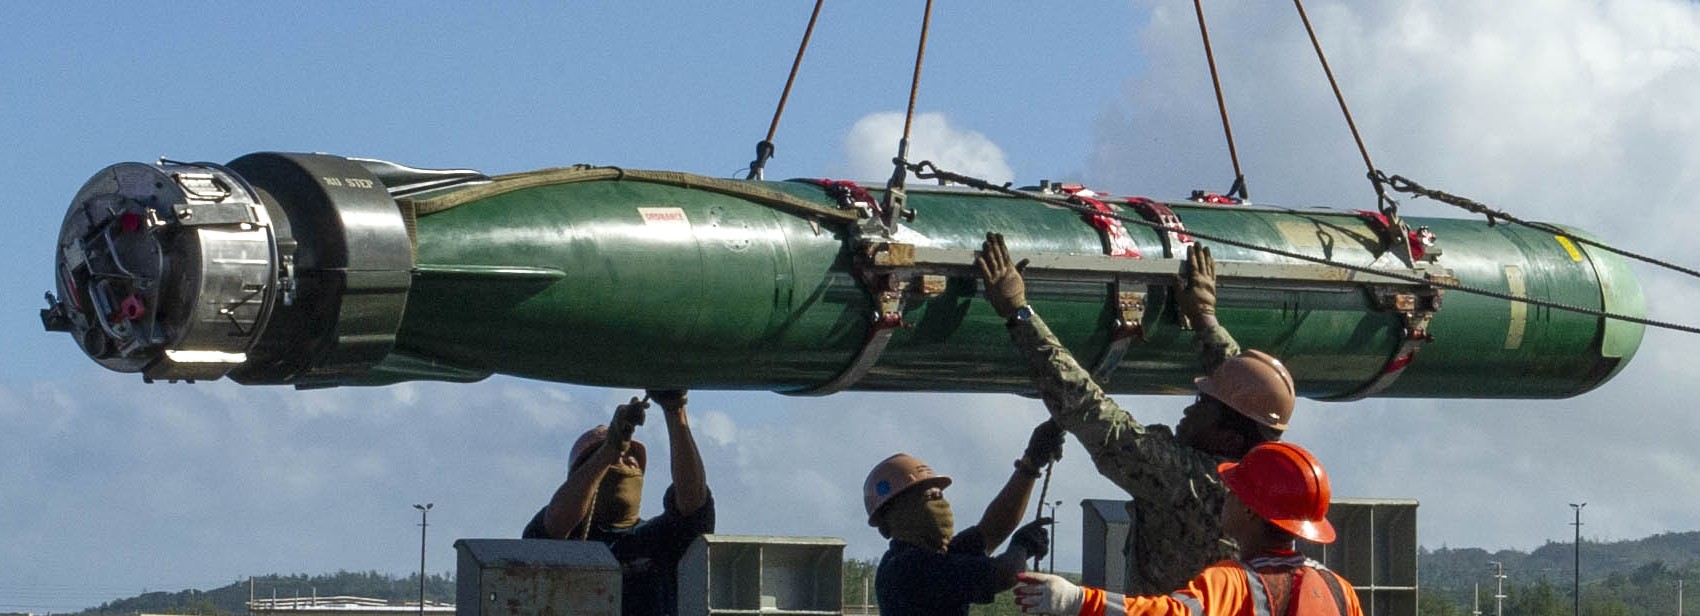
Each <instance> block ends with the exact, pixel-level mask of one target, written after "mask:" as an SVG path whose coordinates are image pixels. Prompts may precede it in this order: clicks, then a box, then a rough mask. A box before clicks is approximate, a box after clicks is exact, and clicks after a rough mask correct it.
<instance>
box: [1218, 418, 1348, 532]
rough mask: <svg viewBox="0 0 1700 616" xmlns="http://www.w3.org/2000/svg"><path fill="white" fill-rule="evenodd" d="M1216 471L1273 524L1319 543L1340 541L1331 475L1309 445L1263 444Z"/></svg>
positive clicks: (1241, 497) (1249, 505) (1280, 442)
mask: <svg viewBox="0 0 1700 616" xmlns="http://www.w3.org/2000/svg"><path fill="white" fill-rule="evenodd" d="M1216 472H1217V473H1218V474H1220V475H1221V476H1222V483H1223V484H1224V485H1226V486H1228V491H1230V492H1233V494H1234V496H1235V497H1236V498H1239V499H1240V502H1242V503H1245V505H1246V506H1247V507H1250V508H1251V510H1252V511H1255V512H1257V515H1258V516H1260V517H1262V518H1263V519H1265V520H1268V521H1269V522H1270V523H1271V524H1274V525H1276V526H1279V527H1281V529H1282V530H1285V531H1287V532H1289V533H1292V534H1294V535H1298V536H1300V537H1304V538H1305V539H1309V540H1311V541H1315V542H1317V543H1329V542H1332V541H1334V525H1333V524H1330V523H1329V522H1328V500H1329V498H1330V497H1331V494H1330V493H1329V490H1328V473H1326V472H1324V471H1323V470H1322V463H1321V462H1317V461H1316V456H1312V455H1310V452H1309V451H1305V449H1304V448H1303V447H1300V446H1298V445H1294V444H1292V443H1287V442H1282V441H1273V442H1268V443H1263V444H1261V445H1258V446H1256V447H1253V448H1251V451H1248V452H1246V454H1245V458H1243V459H1241V460H1240V461H1239V462H1223V463H1222V464H1221V465H1219V466H1217V467H1216Z"/></svg>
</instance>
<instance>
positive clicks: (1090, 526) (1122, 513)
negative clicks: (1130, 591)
mask: <svg viewBox="0 0 1700 616" xmlns="http://www.w3.org/2000/svg"><path fill="white" fill-rule="evenodd" d="M1080 509H1081V519H1082V520H1084V522H1083V523H1082V524H1081V525H1080V533H1081V534H1080V545H1081V551H1080V579H1081V582H1082V583H1084V584H1086V585H1087V586H1091V587H1094V588H1103V589H1105V590H1108V591H1110V592H1122V591H1123V590H1125V589H1126V587H1127V555H1126V554H1125V553H1124V552H1123V550H1124V549H1125V546H1127V533H1128V522H1129V517H1128V515H1127V501H1119V500H1101V499H1087V500H1083V501H1080Z"/></svg>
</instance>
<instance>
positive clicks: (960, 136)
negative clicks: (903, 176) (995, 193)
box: [844, 112, 1015, 185]
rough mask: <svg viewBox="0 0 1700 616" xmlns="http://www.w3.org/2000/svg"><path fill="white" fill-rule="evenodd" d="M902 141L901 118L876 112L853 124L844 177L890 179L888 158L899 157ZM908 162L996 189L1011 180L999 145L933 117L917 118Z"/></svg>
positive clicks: (846, 147) (939, 115)
mask: <svg viewBox="0 0 1700 616" xmlns="http://www.w3.org/2000/svg"><path fill="white" fill-rule="evenodd" d="M902 136H903V114H901V113H897V112H883V113H874V114H869V115H867V116H864V117H862V119H860V120H857V121H856V124H855V125H854V126H851V127H850V132H849V134H848V135H846V136H845V138H844V152H845V156H846V157H847V159H848V164H849V167H848V171H847V175H848V176H849V177H851V178H855V179H865V180H868V181H871V180H875V179H885V178H889V177H891V171H892V165H891V159H892V158H893V157H895V156H897V144H898V140H899V139H900V138H902ZM909 160H910V161H912V162H920V161H923V160H930V161H932V162H933V163H935V164H937V165H938V166H939V168H941V169H945V170H947V171H953V172H956V173H960V174H963V175H969V176H974V177H978V178H980V179H983V180H986V181H989V182H992V183H994V184H1001V183H1004V182H1008V181H1010V180H1011V179H1013V178H1014V177H1015V173H1014V172H1013V171H1011V170H1010V168H1009V163H1008V162H1006V160H1005V158H1004V153H1003V150H1001V149H999V148H998V146H997V144H995V143H993V142H992V140H991V139H989V138H987V137H986V136H985V135H983V134H980V133H979V132H976V131H973V130H969V129H966V128H960V127H958V126H956V125H955V124H952V123H951V121H950V119H949V118H947V117H945V114H942V113H937V112H929V113H920V114H916V115H915V122H914V124H913V126H912V128H911V131H910V136H909ZM882 185H883V184H882Z"/></svg>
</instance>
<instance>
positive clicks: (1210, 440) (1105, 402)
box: [976, 233, 1295, 595]
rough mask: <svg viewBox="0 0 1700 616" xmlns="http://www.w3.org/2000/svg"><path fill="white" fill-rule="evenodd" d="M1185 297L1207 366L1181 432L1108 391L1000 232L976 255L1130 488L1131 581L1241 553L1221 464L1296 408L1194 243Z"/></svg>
mask: <svg viewBox="0 0 1700 616" xmlns="http://www.w3.org/2000/svg"><path fill="white" fill-rule="evenodd" d="M1187 261H1188V263H1189V266H1190V267H1188V274H1187V275H1186V277H1185V280H1184V281H1183V282H1184V283H1185V284H1184V285H1182V286H1183V288H1182V289H1181V291H1180V293H1179V296H1178V298H1177V300H1178V302H1179V304H1180V307H1181V312H1182V314H1183V315H1184V316H1186V317H1187V319H1188V321H1189V322H1191V323H1192V325H1193V328H1194V337H1195V341H1196V343H1197V344H1198V345H1199V347H1200V348H1199V358H1200V361H1201V362H1202V363H1203V364H1204V369H1205V371H1206V374H1209V375H1210V376H1208V377H1203V378H1199V379H1197V381H1196V384H1197V387H1198V391H1199V395H1198V398H1197V401H1196V402H1194V403H1193V404H1192V405H1190V406H1188V407H1187V408H1186V412H1185V415H1184V416H1183V417H1182V418H1181V421H1180V422H1179V423H1177V424H1176V425H1175V428H1174V430H1173V431H1170V429H1169V427H1168V426H1162V425H1150V426H1147V425H1142V424H1141V423H1139V421H1137V420H1135V419H1134V418H1133V415H1131V414H1129V413H1128V412H1127V411H1126V410H1123V409H1122V407H1121V406H1119V405H1117V404H1116V403H1115V401H1113V400H1111V399H1110V398H1109V396H1107V395H1106V394H1105V393H1104V391H1103V389H1101V388H1099V386H1098V384H1097V383H1095V382H1093V381H1092V377H1091V375H1090V373H1089V372H1088V371H1087V370H1086V369H1085V368H1082V367H1081V366H1080V364H1079V363H1078V362H1076V361H1075V359H1074V356H1073V355H1071V354H1070V353H1069V352H1068V349H1065V348H1063V346H1062V344H1061V343H1060V342H1058V341H1057V338H1056V336H1055V335H1053V334H1052V333H1051V330H1050V328H1048V327H1046V326H1045V322H1044V320H1043V319H1040V318H1039V315H1038V314H1036V313H1035V312H1033V309H1032V307H1031V306H1028V305H1027V298H1026V285H1025V283H1024V282H1023V281H1022V279H1021V273H1020V269H1019V266H1017V265H1015V264H1013V263H1011V260H1010V257H1009V250H1008V249H1007V248H1006V247H1005V245H1004V241H1003V237H1002V236H1001V235H998V234H995V233H988V234H987V235H986V243H985V245H984V250H983V251H982V252H981V254H980V255H979V256H978V258H977V259H976V263H977V264H978V266H979V268H980V273H981V276H982V278H983V279H984V281H985V287H986V288H985V296H986V300H987V301H988V302H990V303H991V305H992V307H993V308H994V309H996V310H997V312H998V314H999V315H1002V316H1003V317H1004V318H1006V319H1008V320H1009V332H1010V337H1011V338H1012V339H1013V340H1014V341H1015V345H1016V347H1017V348H1018V349H1019V350H1020V352H1021V355H1022V357H1023V358H1025V360H1026V362H1027V367H1028V371H1029V372H1030V373H1031V374H1032V376H1033V382H1034V384H1035V385H1036V386H1037V387H1038V390H1039V394H1040V397H1041V398H1043V399H1044V401H1045V406H1046V407H1047V408H1049V409H1050V411H1051V417H1052V418H1053V419H1055V420H1056V422H1057V423H1058V424H1061V425H1062V427H1063V428H1064V429H1066V430H1068V431H1069V432H1071V433H1073V434H1074V436H1075V438H1078V439H1079V440H1080V443H1081V445H1083V446H1085V447H1086V451H1087V452H1089V453H1090V454H1091V455H1092V461H1093V463H1094V464H1096V465H1097V467H1098V472H1100V473H1102V474H1103V475H1104V477H1106V478H1108V479H1110V480H1111V481H1113V482H1115V484H1116V485H1118V486H1121V488H1122V489H1123V490H1126V491H1127V493H1128V494H1129V495H1130V496H1132V497H1133V500H1132V502H1130V503H1128V514H1129V515H1130V517H1131V521H1132V525H1131V529H1130V531H1131V532H1130V533H1129V538H1128V543H1129V545H1128V546H1127V555H1128V571H1127V572H1126V578H1125V580H1124V581H1125V582H1126V585H1125V588H1124V589H1123V590H1124V592H1126V593H1128V594H1133V595H1146V594H1162V593H1167V592H1169V591H1172V590H1174V589H1176V588H1180V587H1181V586H1182V585H1184V584H1185V583H1186V582H1187V580H1189V579H1191V578H1192V577H1193V576H1194V575H1197V574H1198V572H1199V571H1202V570H1203V569H1204V568H1205V567H1206V566H1209V565H1210V564H1211V563H1214V562H1216V561H1219V560H1223V559H1226V558H1233V557H1234V555H1235V551H1236V548H1235V546H1234V542H1233V540H1232V539H1230V538H1228V537H1227V535H1226V534H1225V533H1224V532H1223V529H1222V525H1221V521H1220V519H1219V513H1220V511H1221V509H1222V503H1223V501H1224V499H1225V497H1226V494H1227V493H1226V489H1225V488H1223V487H1222V481H1221V478H1220V477H1218V476H1217V474H1216V466H1217V464H1218V463H1221V462H1224V461H1237V460H1239V459H1240V458H1241V457H1243V456H1244V455H1245V453H1246V452H1247V451H1249V450H1251V448H1252V447H1254V446H1256V445H1258V444H1259V443H1262V442H1265V441H1278V440H1280V438H1281V433H1282V432H1283V431H1285V430H1286V429H1287V420H1288V418H1290V417H1291V416H1292V412H1293V400H1294V397H1295V394H1294V390H1293V379H1292V376H1291V375H1289V374H1288V373H1287V370H1286V368H1285V367H1283V366H1282V365H1281V362H1280V361H1279V360H1277V359H1275V358H1274V357H1271V356H1269V355H1268V354H1265V353H1262V352H1260V351H1245V352H1243V353H1242V352H1240V348H1239V344H1238V343H1236V342H1235V341H1234V339H1233V337H1232V336H1230V335H1229V334H1228V332H1227V330H1226V329H1224V328H1223V327H1222V326H1221V325H1220V324H1219V323H1217V322H1216V315H1215V312H1216V276H1215V262H1214V261H1212V260H1211V258H1210V251H1209V249H1207V248H1202V247H1200V246H1198V245H1196V244H1194V245H1193V247H1192V248H1190V249H1189V250H1188V253H1187Z"/></svg>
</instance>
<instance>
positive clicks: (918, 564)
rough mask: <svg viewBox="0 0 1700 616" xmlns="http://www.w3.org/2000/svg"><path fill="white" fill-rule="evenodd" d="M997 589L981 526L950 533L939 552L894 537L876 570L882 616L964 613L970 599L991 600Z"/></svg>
mask: <svg viewBox="0 0 1700 616" xmlns="http://www.w3.org/2000/svg"><path fill="white" fill-rule="evenodd" d="M1001 590H1003V589H1001V588H998V587H997V576H996V575H995V573H994V570H993V567H992V557H991V556H987V555H986V538H985V536H984V535H982V534H981V533H980V527H979V526H970V527H968V528H967V529H966V530H964V531H962V532H960V533H957V534H956V536H955V537H951V539H950V547H948V548H946V549H945V553H943V554H937V553H934V552H931V551H928V550H926V549H924V548H921V547H919V546H916V545H915V544H912V543H908V542H904V541H898V540H896V539H893V540H892V541H891V549H888V550H886V551H885V557H884V558H881V559H880V568H879V572H878V573H876V574H874V591H875V593H876V594H877V595H879V602H880V616H910V615H912V614H961V615H964V616H965V615H966V614H968V604H970V603H991V602H992V598H993V597H996V596H997V594H998V592H999V591H1001Z"/></svg>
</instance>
